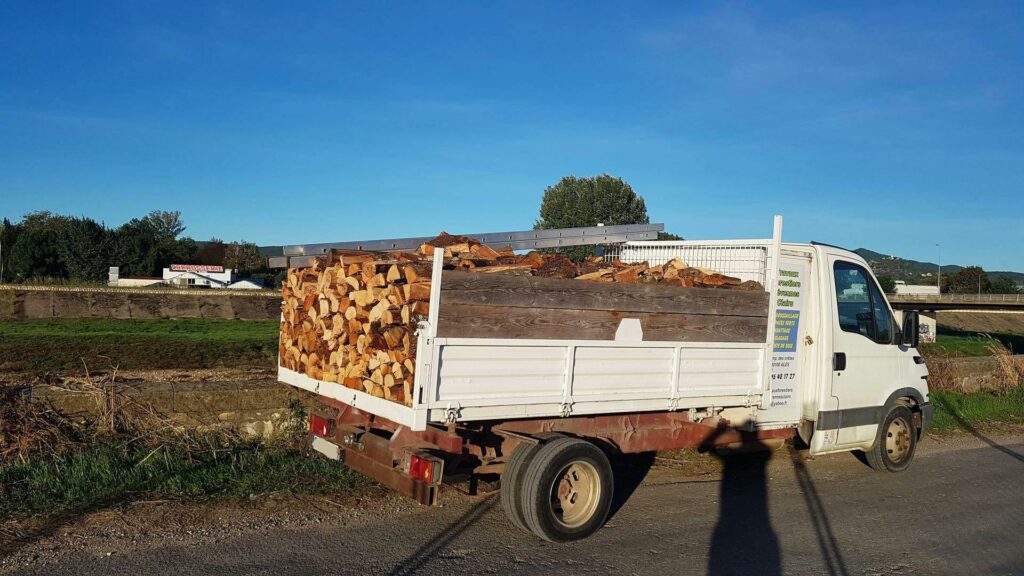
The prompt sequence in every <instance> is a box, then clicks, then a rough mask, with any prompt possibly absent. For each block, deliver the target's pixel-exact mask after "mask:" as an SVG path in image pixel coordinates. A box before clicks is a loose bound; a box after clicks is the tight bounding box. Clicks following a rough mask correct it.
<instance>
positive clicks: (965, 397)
mask: <svg viewBox="0 0 1024 576" xmlns="http://www.w3.org/2000/svg"><path fill="white" fill-rule="evenodd" d="M929 397H930V399H931V401H932V403H933V404H934V405H935V421H934V422H933V424H932V429H933V430H935V431H944V430H956V429H962V430H971V429H972V428H978V427H982V428H984V427H985V426H991V425H1011V426H1013V425H1018V426H1019V425H1024V387H1019V388H1016V389H1014V390H1011V391H1010V392H1008V393H1006V394H994V393H991V392H970V393H963V392H952V391H948V390H937V391H933V392H931V394H929Z"/></svg>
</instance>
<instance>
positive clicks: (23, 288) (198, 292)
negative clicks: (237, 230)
mask: <svg viewBox="0 0 1024 576" xmlns="http://www.w3.org/2000/svg"><path fill="white" fill-rule="evenodd" d="M0 290H9V291H12V292H100V293H105V294H149V295H157V294H168V295H182V296H249V297H254V298H255V297H262V298H270V297H278V298H279V297H280V296H281V292H280V291H278V290H231V289H228V288H193V289H187V288H160V287H149V288H117V287H114V286H33V285H25V284H0Z"/></svg>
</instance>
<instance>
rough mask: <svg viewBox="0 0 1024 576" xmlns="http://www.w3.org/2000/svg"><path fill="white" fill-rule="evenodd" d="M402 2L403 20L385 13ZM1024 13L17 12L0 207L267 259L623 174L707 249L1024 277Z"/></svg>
mask: <svg viewBox="0 0 1024 576" xmlns="http://www.w3.org/2000/svg"><path fill="white" fill-rule="evenodd" d="M385 5H386V7H384V6H385ZM1022 22H1024V4H1022V3H1020V2H1005V3H1000V2H963V3H944V2H921V3H892V2H884V3H883V2H879V3H871V2H866V3H865V2H856V3H838V2H837V3H831V2H830V3H821V2H807V3H788V2H787V3H772V4H769V3H761V2H757V3H753V2H752V3H749V4H744V3H679V2H666V3H637V2H625V3H597V2H576V3H573V2H523V1H517V2H511V3H498V2H467V3H454V2H411V3H407V4H403V3H397V2H395V3H359V4H349V3H341V2H337V3H330V2H327V3H324V2H321V3H305V4H302V3H296V2H288V3H285V2H282V3H275V4H271V3H259V2H252V1H245V2H236V3H214V2H166V3H157V2H134V1H133V2H123V3H119V2H96V3H92V4H88V5H87V3H85V2H56V1H55V2H17V1H12V2H4V3H2V4H0V215H2V216H9V217H12V218H17V217H20V216H21V215H22V214H24V213H25V212H28V211H32V210H51V211H56V212H61V213H67V214H84V215H89V216H92V217H94V218H96V219H99V220H102V221H104V222H106V223H107V224H108V225H118V224H120V223H122V222H123V221H125V220H127V219H129V218H131V217H133V216H137V215H141V214H144V213H145V212H148V211H149V210H153V209H163V210H181V211H182V212H183V215H184V218H185V221H186V223H187V224H188V231H187V233H188V234H189V235H191V236H193V237H195V238H198V239H205V238H209V237H211V236H218V237H222V238H226V239H239V238H244V239H246V240H250V241H255V242H257V243H260V244H279V243H284V244H288V243H300V242H318V241H331V240H346V239H365V238H378V237H393V236H412V235H427V234H433V233H436V232H437V231H439V230H441V229H445V230H448V231H449V232H460V231H461V232H477V231H488V230H505V229H522V228H529V227H531V226H532V225H533V222H534V220H535V219H536V218H537V212H538V207H539V204H540V197H541V194H542V192H543V190H544V188H545V187H546V186H548V185H551V184H553V183H555V182H556V181H557V180H558V179H559V178H560V177H562V176H564V175H567V174H576V175H580V176H583V175H593V174H599V173H603V172H607V173H610V174H614V175H617V176H621V177H623V178H624V179H626V180H627V181H628V182H630V183H631V184H632V185H633V187H634V188H635V189H636V191H637V192H639V193H640V194H641V195H643V196H644V198H645V199H646V201H647V205H648V209H649V212H650V214H651V219H652V221H655V222H665V223H666V225H667V228H668V229H669V230H670V231H673V232H676V233H679V234H682V235H684V236H686V237H687V238H729V237H763V236H767V235H768V234H769V233H770V229H771V216H772V214H774V213H777V212H778V213H782V214H783V215H785V217H786V233H785V236H786V238H787V239H788V240H793V241H808V240H818V241H823V242H829V243H833V244H839V245H845V246H848V247H859V246H865V247H869V248H872V249H875V250H878V251H881V252H887V253H896V254H899V255H902V256H905V257H909V258H915V259H922V260H932V261H934V260H935V259H936V258H937V257H938V249H937V248H936V247H935V244H936V243H937V242H938V243H941V244H942V246H943V247H942V260H943V261H944V262H957V263H965V264H966V263H979V264H982V265H984V266H985V267H986V268H987V269H991V270H1000V269H1001V270H1006V269H1013V270H1024V250H1022V245H1024V214H1022V210H1024V200H1022V198H1024V194H1022V193H1024V185H1022V184H1024V137H1022V135H1021V134H1022V131H1024V130H1022V129H1024V100H1022V96H1024V76H1022V70H1024V30H1022V26H1024V24H1022Z"/></svg>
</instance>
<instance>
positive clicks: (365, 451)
mask: <svg viewBox="0 0 1024 576" xmlns="http://www.w3.org/2000/svg"><path fill="white" fill-rule="evenodd" d="M345 432H346V429H345V428H344V427H339V433H338V434H337V436H336V438H344V437H345V435H346V434H345ZM311 436H312V438H311V442H312V447H313V449H314V450H316V451H317V452H319V453H321V454H323V455H325V456H327V457H328V458H332V459H336V460H339V461H340V462H343V463H344V464H345V465H346V466H348V467H349V468H351V469H353V470H355V471H356V472H359V473H360V474H362V475H364V476H367V477H369V478H372V479H374V480H376V481H377V482H380V483H381V484H383V485H384V486H387V487H388V488H391V489H392V490H394V491H395V492H398V493H399V494H403V495H405V496H408V497H409V498H412V499H413V500H415V501H417V502H419V503H420V504H423V505H425V506H436V505H437V500H438V491H439V488H440V487H439V486H438V485H437V484H429V483H427V482H424V481H423V480H420V479H419V478H413V477H412V476H410V475H408V474H406V473H405V471H404V470H402V469H401V468H398V467H396V466H395V464H396V459H395V457H394V455H393V453H392V451H391V449H390V446H388V441H387V440H386V439H384V438H381V437H379V436H375V435H373V434H362V435H361V436H360V438H359V442H357V443H354V444H352V445H346V444H345V443H344V442H341V443H336V442H335V440H334V439H326V438H322V437H320V436H317V435H315V434H313V435H311ZM335 450H336V452H335ZM335 453H336V454H337V458H335V457H334V454H335Z"/></svg>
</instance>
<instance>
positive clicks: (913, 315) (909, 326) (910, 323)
mask: <svg viewBox="0 0 1024 576" xmlns="http://www.w3.org/2000/svg"><path fill="white" fill-rule="evenodd" d="M920 343H921V317H920V315H918V313H917V312H914V311H906V312H904V313H903V335H902V337H901V338H900V344H902V345H903V346H906V347H907V348H917V346H918V344H920Z"/></svg>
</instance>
